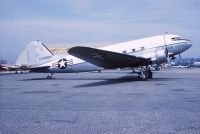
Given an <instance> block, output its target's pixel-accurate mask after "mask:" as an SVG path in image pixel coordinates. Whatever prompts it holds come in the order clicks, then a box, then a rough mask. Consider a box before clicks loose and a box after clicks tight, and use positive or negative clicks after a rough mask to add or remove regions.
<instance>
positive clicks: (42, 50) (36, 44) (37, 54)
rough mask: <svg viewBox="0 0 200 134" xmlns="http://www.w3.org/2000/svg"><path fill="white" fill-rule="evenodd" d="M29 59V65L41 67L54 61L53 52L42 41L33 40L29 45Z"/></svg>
mask: <svg viewBox="0 0 200 134" xmlns="http://www.w3.org/2000/svg"><path fill="white" fill-rule="evenodd" d="M26 50H27V61H28V65H29V67H39V66H41V65H42V64H45V63H47V62H50V61H52V59H53V56H54V55H53V53H52V52H51V51H50V50H49V49H48V48H47V47H46V46H45V45H44V44H43V43H42V42H40V41H33V42H31V43H29V44H28V45H27V48H26Z"/></svg>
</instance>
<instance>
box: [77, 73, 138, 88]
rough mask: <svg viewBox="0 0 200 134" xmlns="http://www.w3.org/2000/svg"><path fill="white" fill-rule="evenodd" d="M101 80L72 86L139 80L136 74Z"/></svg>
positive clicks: (92, 85) (91, 85) (101, 84)
mask: <svg viewBox="0 0 200 134" xmlns="http://www.w3.org/2000/svg"><path fill="white" fill-rule="evenodd" d="M93 80H94V79H93ZM101 80H103V81H97V82H92V83H87V84H82V85H78V86H74V87H76V88H79V87H94V86H103V85H111V84H120V83H127V82H134V81H140V80H138V78H137V76H123V77H120V78H113V79H101Z"/></svg>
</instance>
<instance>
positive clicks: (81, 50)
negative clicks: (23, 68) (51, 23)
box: [27, 34, 192, 80]
mask: <svg viewBox="0 0 200 134" xmlns="http://www.w3.org/2000/svg"><path fill="white" fill-rule="evenodd" d="M191 46H192V43H191V41H190V40H187V39H182V38H181V37H180V36H178V35H170V34H168V35H158V36H152V37H148V38H142V39H138V40H133V41H129V42H125V43H120V44H115V45H110V46H106V47H101V48H91V47H84V46H76V47H72V48H70V49H69V50H68V55H67V56H65V57H58V56H56V55H54V54H53V53H51V52H50V51H49V50H48V48H47V47H46V46H45V45H44V44H43V43H41V42H40V41H34V42H31V43H30V44H28V45H27V61H28V65H29V69H30V70H31V71H32V72H42V73H51V74H50V75H48V76H47V78H48V79H51V78H52V75H53V74H54V73H77V72H89V71H100V70H103V69H116V68H130V69H138V70H139V71H138V72H137V73H138V78H140V79H143V80H148V79H151V78H152V72H151V70H150V68H149V66H150V65H152V64H157V65H160V64H163V63H166V62H167V61H168V58H174V56H175V55H177V54H180V53H182V52H184V51H185V50H187V49H188V48H190V47H191Z"/></svg>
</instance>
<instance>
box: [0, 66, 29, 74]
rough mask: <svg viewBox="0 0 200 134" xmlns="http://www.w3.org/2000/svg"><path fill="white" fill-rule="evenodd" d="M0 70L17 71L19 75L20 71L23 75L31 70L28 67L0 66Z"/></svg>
mask: <svg viewBox="0 0 200 134" xmlns="http://www.w3.org/2000/svg"><path fill="white" fill-rule="evenodd" d="M0 70H2V71H15V73H16V74H17V73H18V71H20V72H21V73H23V71H26V70H29V68H28V67H27V66H26V65H18V64H14V65H10V64H0Z"/></svg>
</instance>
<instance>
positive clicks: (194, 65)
mask: <svg viewBox="0 0 200 134" xmlns="http://www.w3.org/2000/svg"><path fill="white" fill-rule="evenodd" d="M191 67H200V62H198V61H197V62H194V63H193V64H192V65H191Z"/></svg>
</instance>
